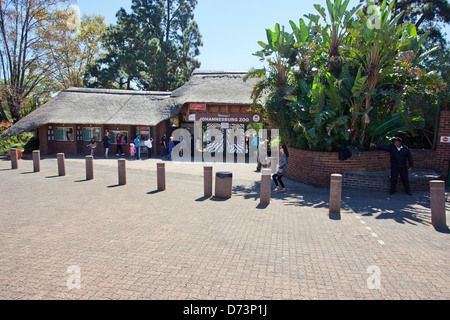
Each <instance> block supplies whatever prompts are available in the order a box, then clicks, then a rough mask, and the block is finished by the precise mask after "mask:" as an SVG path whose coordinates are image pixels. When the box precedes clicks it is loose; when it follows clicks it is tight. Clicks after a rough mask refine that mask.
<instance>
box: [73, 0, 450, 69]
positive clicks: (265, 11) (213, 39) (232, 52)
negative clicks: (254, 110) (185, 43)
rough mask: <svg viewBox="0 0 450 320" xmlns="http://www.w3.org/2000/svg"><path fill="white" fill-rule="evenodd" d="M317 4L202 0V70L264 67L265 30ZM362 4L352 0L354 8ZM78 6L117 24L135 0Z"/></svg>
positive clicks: (198, 13)
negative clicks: (258, 54)
mask: <svg viewBox="0 0 450 320" xmlns="http://www.w3.org/2000/svg"><path fill="white" fill-rule="evenodd" d="M315 3H319V4H321V5H322V6H326V1H325V0H198V5H197V8H196V9H195V12H194V14H195V20H196V21H197V23H198V24H199V28H200V33H201V34H202V36H203V43H204V46H203V47H202V48H200V51H201V55H200V56H199V57H198V59H199V60H200V62H201V63H202V65H201V69H203V70H249V69H250V68H252V67H256V68H258V67H261V66H262V64H261V63H260V62H259V59H258V58H257V57H255V56H253V55H252V54H253V53H254V52H256V51H258V50H260V47H259V45H258V41H261V40H262V41H264V40H265V39H266V33H265V30H266V29H267V28H270V29H273V28H274V26H275V23H280V25H285V26H286V27H287V30H288V31H290V27H289V20H293V21H295V22H297V23H298V20H299V18H301V17H303V15H304V14H308V13H316V10H315V9H314V7H313V5H314V4H315ZM358 3H359V1H358V0H351V1H350V7H353V6H354V5H357V4H358ZM77 5H78V7H79V8H80V11H81V13H87V14H92V13H95V14H99V15H102V16H104V17H105V20H106V23H107V24H110V23H115V21H116V18H115V14H116V13H117V11H118V10H119V9H120V8H121V7H123V8H124V9H125V10H126V11H127V12H130V11H131V0H78V1H77ZM446 30H447V33H450V32H449V31H448V30H449V28H446ZM447 38H448V36H447Z"/></svg>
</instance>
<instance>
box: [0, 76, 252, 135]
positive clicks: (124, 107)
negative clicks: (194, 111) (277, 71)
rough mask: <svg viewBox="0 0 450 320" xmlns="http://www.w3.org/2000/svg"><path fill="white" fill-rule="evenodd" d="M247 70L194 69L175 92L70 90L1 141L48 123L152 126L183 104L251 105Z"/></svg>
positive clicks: (22, 120) (12, 130) (7, 132)
mask: <svg viewBox="0 0 450 320" xmlns="http://www.w3.org/2000/svg"><path fill="white" fill-rule="evenodd" d="M245 75H246V72H226V71H196V72H194V73H193V76H192V78H191V80H190V81H189V82H188V83H186V84H185V85H184V86H182V87H180V88H178V89H177V90H175V91H174V92H149V91H129V90H107V89H85V88H69V89H67V90H64V91H62V92H60V93H59V94H58V95H57V96H56V97H55V98H53V99H52V100H50V101H49V102H47V103H46V104H45V105H43V106H41V107H40V108H39V109H37V110H35V111H34V112H32V113H31V114H29V115H27V116H26V117H24V118H23V119H21V120H20V121H18V122H17V123H16V124H14V125H13V126H12V127H11V128H9V129H8V130H7V131H5V132H4V133H3V134H2V136H1V137H0V138H5V137H7V136H13V135H17V134H20V133H22V132H26V131H30V130H33V129H36V128H38V127H41V126H44V125H46V124H51V123H58V124H79V125H90V124H100V123H101V124H104V125H134V126H141V125H142V126H156V125H158V124H159V123H161V122H163V121H165V120H167V119H170V118H172V117H174V116H175V115H177V114H178V113H179V112H180V110H181V108H182V107H183V105H185V104H186V103H221V104H236V105H251V104H252V99H251V93H252V90H253V86H254V84H255V83H256V80H255V79H249V80H248V81H247V82H244V81H243V78H244V76H245Z"/></svg>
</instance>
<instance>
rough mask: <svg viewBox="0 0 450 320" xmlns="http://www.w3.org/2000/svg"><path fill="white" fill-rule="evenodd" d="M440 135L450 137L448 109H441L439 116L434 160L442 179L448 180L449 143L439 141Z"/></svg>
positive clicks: (449, 114) (449, 113)
mask: <svg viewBox="0 0 450 320" xmlns="http://www.w3.org/2000/svg"><path fill="white" fill-rule="evenodd" d="M442 137H450V111H441V114H440V118H439V127H438V134H437V137H436V139H437V144H436V161H437V166H438V169H439V170H440V171H442V174H443V175H444V180H445V181H447V180H448V169H449V163H450V143H446V142H443V141H441V138H442Z"/></svg>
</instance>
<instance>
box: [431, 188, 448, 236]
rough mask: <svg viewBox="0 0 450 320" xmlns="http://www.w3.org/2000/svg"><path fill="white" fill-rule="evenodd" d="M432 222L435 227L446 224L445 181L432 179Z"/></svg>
mask: <svg viewBox="0 0 450 320" xmlns="http://www.w3.org/2000/svg"><path fill="white" fill-rule="evenodd" d="M430 202H431V224H432V225H433V226H435V227H437V226H445V225H446V217H445V182H444V181H441V180H432V181H430Z"/></svg>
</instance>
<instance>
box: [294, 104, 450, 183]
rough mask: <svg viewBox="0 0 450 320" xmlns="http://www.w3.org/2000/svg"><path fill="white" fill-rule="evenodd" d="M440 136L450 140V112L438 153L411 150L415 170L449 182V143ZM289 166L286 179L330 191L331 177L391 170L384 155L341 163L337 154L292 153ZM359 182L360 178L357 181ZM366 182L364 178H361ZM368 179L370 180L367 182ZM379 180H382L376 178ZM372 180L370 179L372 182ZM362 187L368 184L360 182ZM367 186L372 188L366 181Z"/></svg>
mask: <svg viewBox="0 0 450 320" xmlns="http://www.w3.org/2000/svg"><path fill="white" fill-rule="evenodd" d="M441 136H450V111H442V112H441V117H440V124H439V129H438V143H437V145H436V150H435V151H431V150H418V149H413V150H411V153H412V156H413V159H414V167H415V168H417V169H432V170H435V171H438V172H440V173H442V176H443V179H445V180H447V178H448V169H449V161H450V143H441V142H440V137H441ZM289 154H290V157H289V165H288V170H287V174H286V177H288V178H289V179H291V180H294V181H299V182H302V183H305V184H309V185H312V186H317V187H322V188H328V187H329V185H330V175H331V174H333V173H341V174H342V173H344V172H364V171H365V172H377V171H385V170H389V169H390V161H389V153H388V152H385V151H368V152H361V153H360V154H359V155H358V156H357V157H356V158H350V159H347V160H345V161H341V160H339V155H338V153H337V152H313V151H306V150H298V149H294V148H290V149H289ZM354 179H357V178H354ZM360 179H363V180H366V177H365V178H360ZM367 179H369V178H367ZM374 179H376V180H379V179H380V178H374ZM369 180H370V179H369ZM361 183H362V185H363V184H365V183H366V182H365V181H361ZM367 184H370V182H369V181H367Z"/></svg>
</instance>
